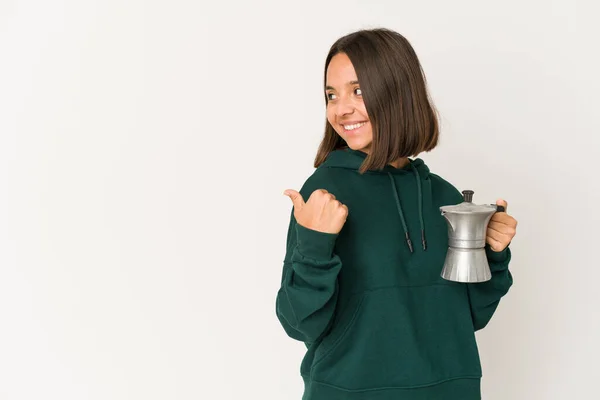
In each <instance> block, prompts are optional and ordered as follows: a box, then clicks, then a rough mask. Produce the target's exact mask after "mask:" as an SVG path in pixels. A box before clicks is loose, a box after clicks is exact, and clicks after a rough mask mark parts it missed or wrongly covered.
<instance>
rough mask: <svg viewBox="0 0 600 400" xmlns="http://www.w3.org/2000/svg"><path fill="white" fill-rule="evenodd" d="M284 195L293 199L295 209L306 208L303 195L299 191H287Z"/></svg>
mask: <svg viewBox="0 0 600 400" xmlns="http://www.w3.org/2000/svg"><path fill="white" fill-rule="evenodd" d="M283 194H285V195H286V196H288V197H289V198H290V199H292V203H294V208H296V209H298V210H299V209H301V208H302V206H304V199H303V198H302V195H301V194H300V193H298V192H297V191H295V190H293V189H287V190H286V191H285V192H283Z"/></svg>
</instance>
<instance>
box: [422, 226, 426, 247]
mask: <svg viewBox="0 0 600 400" xmlns="http://www.w3.org/2000/svg"><path fill="white" fill-rule="evenodd" d="M421 242H422V243H423V250H427V239H425V230H422V231H421Z"/></svg>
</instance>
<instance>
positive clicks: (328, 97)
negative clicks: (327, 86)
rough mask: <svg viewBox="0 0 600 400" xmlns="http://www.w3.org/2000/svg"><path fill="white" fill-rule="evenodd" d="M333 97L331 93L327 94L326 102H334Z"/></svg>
mask: <svg viewBox="0 0 600 400" xmlns="http://www.w3.org/2000/svg"><path fill="white" fill-rule="evenodd" d="M334 96H335V94H333V93H327V100H335V99H334V98H333V97H334Z"/></svg>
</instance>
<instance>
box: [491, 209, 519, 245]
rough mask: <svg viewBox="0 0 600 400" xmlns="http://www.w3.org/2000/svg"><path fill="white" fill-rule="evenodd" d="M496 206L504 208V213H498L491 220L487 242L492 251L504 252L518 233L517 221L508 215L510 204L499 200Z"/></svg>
mask: <svg viewBox="0 0 600 400" xmlns="http://www.w3.org/2000/svg"><path fill="white" fill-rule="evenodd" d="M496 204H497V205H499V206H504V212H497V213H495V214H494V215H493V216H492V219H490V223H489V224H488V228H487V233H486V242H488V243H489V245H490V247H491V248H492V250H494V251H497V252H500V251H502V250H504V249H505V248H506V247H507V246H508V245H509V244H510V241H511V240H512V238H513V237H514V236H515V234H516V233H517V220H516V219H514V218H513V217H511V216H510V215H508V214H507V212H506V211H507V209H508V204H507V203H506V201H504V200H501V199H500V200H497V201H496Z"/></svg>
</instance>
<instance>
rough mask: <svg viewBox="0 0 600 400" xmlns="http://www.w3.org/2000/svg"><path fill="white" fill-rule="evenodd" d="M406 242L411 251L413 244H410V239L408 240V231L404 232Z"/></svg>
mask: <svg viewBox="0 0 600 400" xmlns="http://www.w3.org/2000/svg"><path fill="white" fill-rule="evenodd" d="M406 243H407V244H408V249H409V250H410V252H411V253H412V252H413V251H414V250H413V245H412V241H411V240H410V238H409V237H408V232H406Z"/></svg>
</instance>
